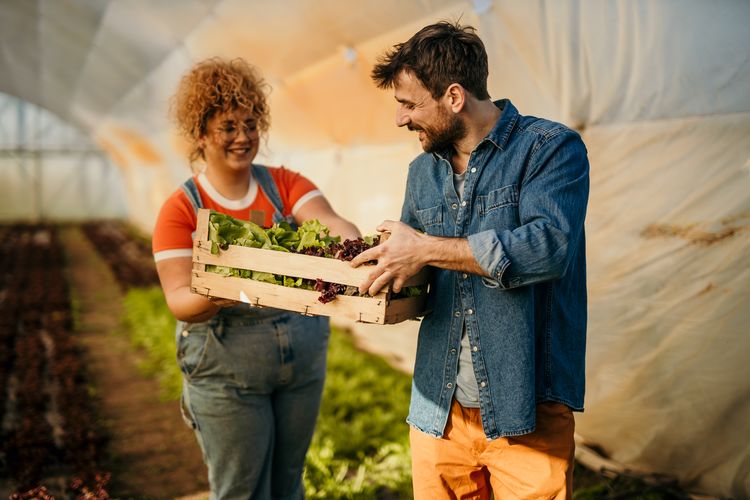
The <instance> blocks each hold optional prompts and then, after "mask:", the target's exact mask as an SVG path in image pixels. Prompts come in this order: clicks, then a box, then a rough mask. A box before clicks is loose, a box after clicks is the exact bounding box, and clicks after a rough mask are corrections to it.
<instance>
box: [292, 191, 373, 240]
mask: <svg viewBox="0 0 750 500" xmlns="http://www.w3.org/2000/svg"><path fill="white" fill-rule="evenodd" d="M294 219H295V221H297V223H298V224H301V223H303V222H304V221H306V220H310V219H318V220H319V221H320V222H321V223H322V224H325V225H326V226H328V229H329V230H330V234H331V236H341V241H344V240H346V239H349V240H354V239H357V238H359V237H360V236H361V234H360V232H359V229H357V226H355V225H354V224H352V223H351V222H349V221H348V220H346V219H344V218H342V217H341V216H340V215H339V214H337V213H336V212H335V211H334V210H333V207H331V204H330V203H328V200H327V199H326V198H325V196H316V197H315V198H313V199H311V200H310V201H308V202H307V203H305V204H304V205H302V206H301V207H300V208H299V209H298V210H297V213H296V214H294Z"/></svg>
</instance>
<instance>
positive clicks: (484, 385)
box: [479, 380, 487, 387]
mask: <svg viewBox="0 0 750 500" xmlns="http://www.w3.org/2000/svg"><path fill="white" fill-rule="evenodd" d="M479 385H480V386H481V387H486V386H487V382H485V381H484V380H482V382H481V383H480V384H479Z"/></svg>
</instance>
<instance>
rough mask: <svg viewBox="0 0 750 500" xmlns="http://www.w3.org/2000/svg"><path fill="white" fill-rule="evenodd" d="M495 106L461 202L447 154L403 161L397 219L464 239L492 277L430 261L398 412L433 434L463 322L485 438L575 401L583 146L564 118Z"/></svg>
mask: <svg viewBox="0 0 750 500" xmlns="http://www.w3.org/2000/svg"><path fill="white" fill-rule="evenodd" d="M495 105H496V106H498V107H499V108H500V109H501V110H502V113H501V116H500V118H499V119H498V121H497V123H496V124H495V126H494V128H493V129H492V131H491V132H490V133H489V134H488V135H487V136H486V137H485V138H484V139H482V141H481V142H480V143H479V144H478V145H477V146H476V148H474V150H473V151H472V153H471V156H470V158H469V164H468V169H467V172H466V184H465V186H464V197H463V201H459V198H458V196H457V194H456V191H455V188H454V185H453V170H452V168H451V164H450V161H449V159H448V158H449V156H448V155H441V154H434V153H423V154H421V155H420V156H418V157H417V158H416V159H415V160H414V161H413V162H412V163H411V165H410V166H409V175H408V180H407V184H406V195H405V199H404V206H403V210H402V214H401V220H402V222H405V223H406V224H409V225H410V226H412V227H414V228H416V229H418V230H420V231H423V232H425V233H427V234H430V235H434V236H442V237H459V238H468V242H469V246H470V248H471V251H472V253H473V255H474V257H475V258H476V260H477V262H478V263H479V265H480V266H481V267H482V269H484V270H485V272H486V273H487V274H488V275H489V276H491V278H488V277H483V276H479V275H474V274H468V273H462V272H459V271H451V270H446V269H434V274H433V282H432V287H431V291H430V294H429V296H428V303H429V306H430V308H431V310H432V312H431V313H429V314H427V315H426V316H425V317H424V319H423V320H422V324H421V327H420V330H419V340H418V343H417V355H416V364H415V367H414V378H413V382H412V398H411V405H410V408H409V416H408V418H407V422H408V423H409V424H410V425H412V426H414V427H416V428H417V429H419V430H421V431H423V432H426V433H428V434H431V435H434V436H442V434H443V430H444V428H445V425H446V422H447V420H448V414H449V411H450V405H451V400H452V398H453V393H454V391H455V385H456V373H457V370H458V359H459V348H460V343H461V334H462V327H463V323H464V322H466V329H467V333H468V335H469V340H470V343H471V350H472V362H473V365H474V372H475V374H476V379H477V382H478V384H479V399H480V410H481V415H482V424H483V427H484V432H485V435H486V436H487V438H488V439H494V438H497V437H500V436H514V435H520V434H526V433H529V432H532V431H533V430H534V428H535V425H536V422H535V416H536V411H535V410H536V405H537V404H538V403H541V402H544V401H552V402H559V403H564V404H566V405H568V406H569V407H571V408H572V409H573V410H577V411H582V410H583V394H584V370H585V367H584V357H585V348H586V260H585V259H586V256H585V241H584V227H583V226H584V219H585V216H586V204H587V202H588V191H589V164H588V159H587V153H586V147H585V146H584V144H583V141H582V140H581V138H580V136H579V135H578V133H576V132H575V131H573V130H571V129H569V128H567V127H565V126H564V125H561V124H559V123H555V122H551V121H548V120H543V119H539V118H535V117H531V116H522V115H520V114H519V113H518V110H517V109H516V108H515V107H514V106H513V104H511V102H510V101H508V100H502V101H497V102H496V103H495Z"/></svg>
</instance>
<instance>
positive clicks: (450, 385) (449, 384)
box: [445, 382, 453, 389]
mask: <svg viewBox="0 0 750 500" xmlns="http://www.w3.org/2000/svg"><path fill="white" fill-rule="evenodd" d="M445 387H447V388H448V389H452V388H453V383H452V382H448V383H447V384H445Z"/></svg>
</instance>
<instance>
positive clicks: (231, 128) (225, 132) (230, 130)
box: [216, 120, 258, 142]
mask: <svg viewBox="0 0 750 500" xmlns="http://www.w3.org/2000/svg"><path fill="white" fill-rule="evenodd" d="M240 130H242V131H243V132H244V133H245V136H246V137H248V138H249V137H250V136H251V135H252V134H253V133H254V132H256V131H257V130H258V124H257V123H256V122H255V120H248V121H246V122H245V123H240V124H236V123H234V122H226V123H224V124H223V125H221V126H219V127H216V134H217V135H218V136H219V137H220V138H221V140H222V141H225V142H231V141H233V140H235V139H236V138H237V136H238V135H239V134H240Z"/></svg>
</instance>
